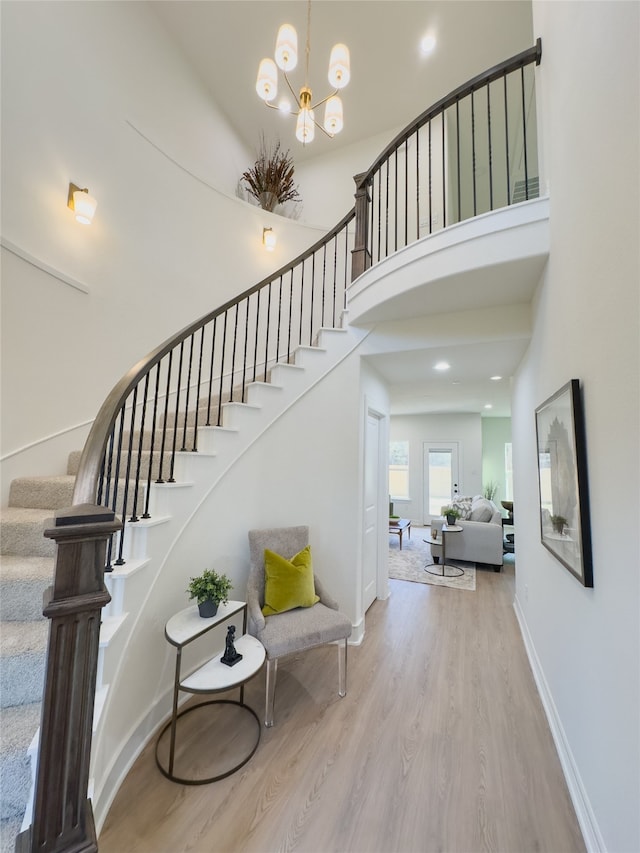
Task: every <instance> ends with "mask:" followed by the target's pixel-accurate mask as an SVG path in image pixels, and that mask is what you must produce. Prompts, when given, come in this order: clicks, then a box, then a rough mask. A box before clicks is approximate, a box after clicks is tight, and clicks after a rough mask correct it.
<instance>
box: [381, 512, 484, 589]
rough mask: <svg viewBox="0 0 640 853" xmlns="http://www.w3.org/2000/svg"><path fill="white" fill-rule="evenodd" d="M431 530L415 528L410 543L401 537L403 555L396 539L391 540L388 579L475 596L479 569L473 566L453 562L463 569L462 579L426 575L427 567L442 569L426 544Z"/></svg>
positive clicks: (406, 538) (407, 539)
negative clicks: (425, 538)
mask: <svg viewBox="0 0 640 853" xmlns="http://www.w3.org/2000/svg"><path fill="white" fill-rule="evenodd" d="M427 532H428V528H426V527H425V528H421V527H412V528H411V539H409V538H408V537H407V536H403V537H402V551H401V550H400V543H399V542H398V537H397V536H395V535H394V536H390V537H389V577H390V578H395V579H396V580H401V581H411V582H412V583H428V584H432V585H433V586H448V587H451V588H452V589H466V590H469V591H471V592H473V591H474V590H475V588H476V567H475V565H474V564H473V563H460V562H459V561H457V560H456V561H454V565H456V566H458V567H459V568H460V569H464V574H463V575H460V577H455V578H454V577H442V576H441V575H432V574H430V573H429V572H427V571H425V566H428V567H429V568H431V569H432V570H433V571H442V568H441V566H436V565H434V562H433V557H432V556H431V549H430V547H429V545H428V544H427V543H426V542H423V539H424V537H425V536H426V535H427Z"/></svg>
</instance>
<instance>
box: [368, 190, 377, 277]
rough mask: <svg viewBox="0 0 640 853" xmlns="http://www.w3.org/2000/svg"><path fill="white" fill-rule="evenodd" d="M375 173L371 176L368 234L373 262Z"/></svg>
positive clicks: (370, 255)
mask: <svg viewBox="0 0 640 853" xmlns="http://www.w3.org/2000/svg"><path fill="white" fill-rule="evenodd" d="M366 191H367V195H368V193H369V188H368V187H367V190H366ZM375 191H376V188H375V175H373V176H372V177H371V200H370V201H369V219H370V222H369V233H368V234H367V244H368V245H367V248H368V249H369V257H370V258H371V263H373V244H374V241H375V237H374V235H375V230H374V227H373V223H374V213H373V212H374V203H375Z"/></svg>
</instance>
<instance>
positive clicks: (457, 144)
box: [456, 99, 462, 222]
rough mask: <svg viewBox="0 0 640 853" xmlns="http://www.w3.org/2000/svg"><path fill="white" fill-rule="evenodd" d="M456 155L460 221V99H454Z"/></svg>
mask: <svg viewBox="0 0 640 853" xmlns="http://www.w3.org/2000/svg"><path fill="white" fill-rule="evenodd" d="M456 157H457V160H458V219H457V221H458V222H461V221H462V201H461V191H462V186H461V185H460V101H459V100H457V99H456Z"/></svg>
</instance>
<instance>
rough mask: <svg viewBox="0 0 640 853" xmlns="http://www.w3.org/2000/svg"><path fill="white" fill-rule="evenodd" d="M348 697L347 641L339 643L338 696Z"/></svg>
mask: <svg viewBox="0 0 640 853" xmlns="http://www.w3.org/2000/svg"><path fill="white" fill-rule="evenodd" d="M346 695H347V641H346V640H344V641H342V642H339V643H338V696H346Z"/></svg>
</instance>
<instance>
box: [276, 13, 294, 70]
mask: <svg viewBox="0 0 640 853" xmlns="http://www.w3.org/2000/svg"><path fill="white" fill-rule="evenodd" d="M275 57H276V62H277V63H278V68H282V70H283V71H293V69H294V68H295V67H296V65H297V64H298V34H297V32H296V31H295V28H294V27H292V26H291V24H283V25H282V26H281V27H280V29H279V30H278V38H277V39H276V50H275Z"/></svg>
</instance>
